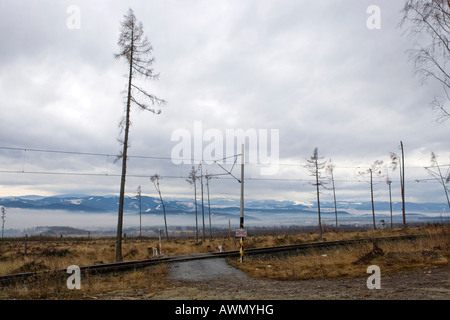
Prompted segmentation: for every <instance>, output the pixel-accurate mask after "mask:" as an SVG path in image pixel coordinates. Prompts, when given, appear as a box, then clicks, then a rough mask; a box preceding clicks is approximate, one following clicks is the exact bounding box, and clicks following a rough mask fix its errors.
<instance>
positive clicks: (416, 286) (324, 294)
mask: <svg viewBox="0 0 450 320" xmlns="http://www.w3.org/2000/svg"><path fill="white" fill-rule="evenodd" d="M449 275H450V268H449V266H445V267H435V268H426V269H418V270H411V271H407V272H402V273H392V274H385V275H384V274H383V273H382V272H381V289H372V290H369V289H368V288H367V285H366V281H367V277H368V276H369V275H367V276H363V277H360V278H354V279H346V278H339V279H314V280H301V281H276V280H266V279H256V278H252V277H250V276H248V275H246V274H245V273H243V272H242V271H240V270H237V269H235V268H233V267H231V266H229V265H228V264H227V263H226V261H225V259H207V260H197V261H189V262H181V263H176V264H173V265H171V267H170V278H171V280H172V281H173V282H174V286H173V287H172V288H169V289H166V290H164V291H162V292H159V293H157V294H154V295H151V296H147V297H146V298H147V299H183V300H190V299H243V300H246V299H261V300H292V299H295V300H305V299H307V300H320V299H327V300H329V299H334V300H336V299H351V300H353V299H383V300H396V299H397V300H398V299H400V300H406V299H421V300H431V299H439V300H450V277H449Z"/></svg>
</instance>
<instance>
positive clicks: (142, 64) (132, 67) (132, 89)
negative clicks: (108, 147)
mask: <svg viewBox="0 0 450 320" xmlns="http://www.w3.org/2000/svg"><path fill="white" fill-rule="evenodd" d="M117 44H118V46H119V47H120V49H121V51H120V52H119V53H117V54H115V58H117V59H120V58H124V59H125V60H126V61H127V63H128V66H129V71H128V84H127V90H126V108H125V115H124V117H123V118H122V120H121V121H120V125H119V126H120V128H121V132H124V139H123V140H122V141H121V142H122V145H123V150H122V152H121V154H120V156H119V159H120V158H121V159H122V175H121V181H120V198H119V212H118V222H117V240H116V261H122V225H123V206H124V199H125V179H126V172H127V152H128V147H129V141H128V135H129V131H130V125H131V122H130V111H131V105H132V104H134V105H137V106H138V107H139V108H140V109H141V110H147V111H150V112H152V113H154V114H159V113H161V110H160V109H159V110H156V109H155V108H153V106H155V105H156V106H160V105H162V104H164V103H166V101H164V100H162V99H159V98H157V97H156V96H154V95H153V94H150V93H148V92H147V91H146V90H144V89H143V88H142V87H141V86H138V85H136V81H135V80H136V79H138V78H143V79H144V80H146V79H150V80H156V79H158V74H155V73H154V72H153V69H152V68H151V66H152V64H153V62H154V58H153V56H152V51H153V47H152V45H151V44H150V42H149V41H148V39H147V37H145V36H144V28H143V25H142V23H141V22H138V21H137V20H136V17H135V15H134V13H133V10H132V9H129V10H128V13H127V14H126V15H125V16H124V21H123V22H122V23H121V29H120V36H119V40H118V42H117ZM146 101H148V102H150V104H151V106H150V105H149V104H147V102H146Z"/></svg>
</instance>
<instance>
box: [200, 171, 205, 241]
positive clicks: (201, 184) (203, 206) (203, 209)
mask: <svg viewBox="0 0 450 320" xmlns="http://www.w3.org/2000/svg"><path fill="white" fill-rule="evenodd" d="M200 186H201V190H202V222H203V242H205V204H204V201H203V166H202V163H201V162H200Z"/></svg>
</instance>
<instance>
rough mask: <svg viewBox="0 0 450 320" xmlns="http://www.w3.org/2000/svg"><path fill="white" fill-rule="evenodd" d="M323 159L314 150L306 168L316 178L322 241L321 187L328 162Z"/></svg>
mask: <svg viewBox="0 0 450 320" xmlns="http://www.w3.org/2000/svg"><path fill="white" fill-rule="evenodd" d="M322 159H323V158H319V152H318V150H317V148H315V149H314V152H313V155H312V156H311V157H310V158H309V159H307V160H306V161H307V164H306V168H307V169H308V171H309V172H311V175H312V176H314V177H315V179H316V182H315V183H313V185H314V186H315V187H316V195H317V214H318V216H319V231H320V239H322V235H323V229H322V219H321V216H320V189H319V188H320V186H323V184H324V182H323V181H322V180H321V178H322V177H321V170H322V169H323V168H325V164H326V162H321V161H320V160H322Z"/></svg>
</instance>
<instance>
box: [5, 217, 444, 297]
mask: <svg viewBox="0 0 450 320" xmlns="http://www.w3.org/2000/svg"><path fill="white" fill-rule="evenodd" d="M449 231H450V230H449V225H446V226H440V225H429V226H424V227H420V228H410V229H406V230H403V229H394V230H373V231H366V232H362V231H359V232H327V233H325V234H324V239H323V240H326V241H333V240H343V239H360V238H372V237H382V236H395V235H405V234H418V233H420V234H426V235H428V236H427V237H424V238H421V239H419V240H416V241H400V242H394V241H391V242H383V243H379V246H380V247H381V248H382V249H383V250H384V254H383V255H382V256H379V257H377V258H375V259H373V260H371V261H370V263H368V264H360V265H358V264H353V262H355V261H357V260H358V259H360V258H361V257H363V256H364V255H366V254H367V253H369V252H370V251H371V250H372V244H370V243H366V244H359V245H352V246H347V247H341V248H335V249H328V250H325V251H322V250H321V251H314V250H311V251H309V252H308V253H307V254H302V255H296V256H294V255H291V256H288V255H279V256H277V257H273V256H272V257H264V258H263V257H253V258H252V257H247V258H246V260H245V263H244V264H240V263H237V262H236V261H235V260H233V259H230V260H229V263H230V264H232V265H234V266H236V267H238V268H240V269H242V270H244V271H245V272H247V273H249V274H251V275H253V276H257V277H264V278H275V279H286V280H287V279H289V280H296V279H306V278H319V277H353V276H355V275H361V274H364V273H365V270H366V268H367V266H368V265H370V264H376V265H378V266H380V267H381V268H382V270H383V272H389V271H394V270H403V269H410V268H416V267H421V266H430V265H446V264H448V259H449V258H450V257H449V234H450V232H449ZM317 240H318V235H317V234H309V233H305V234H286V235H258V236H249V237H248V238H246V240H245V247H246V248H253V247H267V246H274V245H289V244H298V243H306V242H311V241H317ZM218 246H222V248H223V250H224V251H228V250H237V249H238V248H239V241H238V240H237V239H234V238H231V239H228V238H226V237H225V238H216V239H214V240H213V241H209V240H207V241H205V242H198V243H197V242H195V240H193V239H171V240H170V241H165V240H162V253H163V254H164V255H178V254H191V253H202V252H209V251H218ZM122 247H123V257H124V260H140V259H148V258H151V257H152V256H153V250H152V248H156V247H159V241H158V240H157V239H127V240H126V242H124V243H123V246H122ZM27 251H28V254H27V255H26V256H24V243H23V241H12V240H6V241H5V240H4V241H0V275H2V274H10V273H17V272H29V271H39V270H56V269H65V268H67V267H68V266H69V265H78V266H84V265H91V264H97V263H107V262H113V261H114V260H115V241H114V239H101V238H100V239H92V240H90V241H87V240H77V239H63V240H61V239H55V240H53V241H50V240H48V239H47V240H46V241H28V250H27ZM167 272H168V267H167V266H165V265H160V266H155V267H149V268H146V269H143V270H138V271H135V272H128V273H121V274H115V275H107V276H83V278H82V290H68V289H67V286H66V280H67V277H68V276H65V275H64V274H63V275H61V276H58V277H56V276H54V275H47V276H43V277H41V278H40V279H39V280H38V281H28V282H25V283H18V284H15V285H11V286H7V287H2V288H0V299H1V298H3V299H89V298H94V297H101V295H102V293H104V292H109V293H111V292H120V291H126V290H128V291H129V290H136V291H139V292H141V293H142V294H151V293H152V292H156V291H157V290H160V289H161V288H164V287H168V286H170V287H172V286H173V283H171V282H170V281H169V280H168V277H167Z"/></svg>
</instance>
